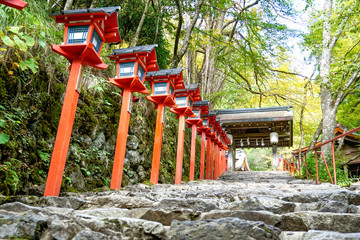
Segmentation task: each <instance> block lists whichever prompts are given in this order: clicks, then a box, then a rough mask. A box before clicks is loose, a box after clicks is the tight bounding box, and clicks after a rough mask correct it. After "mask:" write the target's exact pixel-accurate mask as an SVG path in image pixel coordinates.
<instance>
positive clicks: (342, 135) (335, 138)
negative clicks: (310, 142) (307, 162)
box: [301, 126, 360, 154]
mask: <svg viewBox="0 0 360 240" xmlns="http://www.w3.org/2000/svg"><path fill="white" fill-rule="evenodd" d="M359 130H360V126H359V127H357V128H354V129H352V130H350V131H348V132H346V133H343V134H341V135H339V136H336V137H334V138H332V139H330V140H327V141H326V142H323V143H321V144H319V145H317V146H314V147H313V148H311V149H308V150H306V151H304V152H301V153H304V154H305V153H308V152H310V151H312V150H315V149H318V148H320V147H322V146H324V145H325V144H328V143H330V142H333V141H335V140H338V139H339V138H342V137H345V136H347V135H349V134H351V133H353V132H356V131H359Z"/></svg>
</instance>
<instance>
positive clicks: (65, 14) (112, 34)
mask: <svg viewBox="0 0 360 240" xmlns="http://www.w3.org/2000/svg"><path fill="white" fill-rule="evenodd" d="M119 10H120V7H102V8H85V9H73V10H66V11H60V12H56V13H51V14H50V17H52V18H54V19H55V20H56V22H57V23H71V22H72V21H74V22H75V21H84V20H91V16H93V18H94V19H95V20H103V21H104V32H105V34H104V35H105V42H121V37H120V33H119V23H118V15H117V12H118V11H119Z"/></svg>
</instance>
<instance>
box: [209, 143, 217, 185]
mask: <svg viewBox="0 0 360 240" xmlns="http://www.w3.org/2000/svg"><path fill="white" fill-rule="evenodd" d="M215 154H216V151H215V142H214V140H213V141H211V154H210V155H211V157H210V179H211V180H213V179H214V161H215Z"/></svg>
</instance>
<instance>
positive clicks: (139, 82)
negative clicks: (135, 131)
mask: <svg viewBox="0 0 360 240" xmlns="http://www.w3.org/2000/svg"><path fill="white" fill-rule="evenodd" d="M155 47H157V45H156V44H154V45H148V46H137V47H131V48H123V49H116V50H113V54H112V55H110V59H111V60H114V61H116V76H115V78H110V79H109V81H110V82H111V83H112V84H114V85H115V86H117V87H119V88H120V89H121V90H122V95H123V101H122V104H121V113H120V121H119V128H118V135H117V140H116V148H115V159H114V165H113V171H112V177H111V185H110V188H112V189H116V190H119V189H120V188H121V181H122V174H123V167H124V160H125V152H126V142H127V135H128V131H129V122H130V114H131V103H132V102H133V95H132V94H133V93H134V92H139V93H142V94H148V93H149V92H150V91H149V90H148V89H146V87H145V85H144V82H145V75H146V73H147V72H148V71H154V70H159V67H158V64H157V59H156V52H155Z"/></svg>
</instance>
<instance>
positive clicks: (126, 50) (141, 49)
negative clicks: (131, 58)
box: [111, 44, 158, 55]
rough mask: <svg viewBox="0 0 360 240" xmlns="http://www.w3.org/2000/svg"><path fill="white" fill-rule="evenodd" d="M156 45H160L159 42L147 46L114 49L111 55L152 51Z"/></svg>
mask: <svg viewBox="0 0 360 240" xmlns="http://www.w3.org/2000/svg"><path fill="white" fill-rule="evenodd" d="M156 47H158V45H157V44H151V45H145V46H136V47H129V48H120V49H114V50H113V53H112V54H111V55H123V54H130V53H141V52H147V53H151V52H152V50H154V49H155V48H156Z"/></svg>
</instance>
